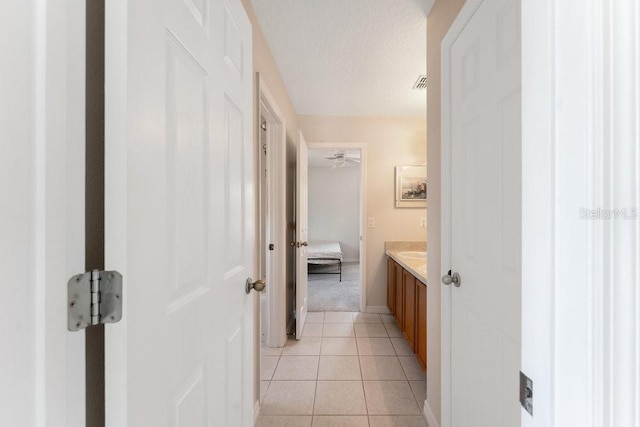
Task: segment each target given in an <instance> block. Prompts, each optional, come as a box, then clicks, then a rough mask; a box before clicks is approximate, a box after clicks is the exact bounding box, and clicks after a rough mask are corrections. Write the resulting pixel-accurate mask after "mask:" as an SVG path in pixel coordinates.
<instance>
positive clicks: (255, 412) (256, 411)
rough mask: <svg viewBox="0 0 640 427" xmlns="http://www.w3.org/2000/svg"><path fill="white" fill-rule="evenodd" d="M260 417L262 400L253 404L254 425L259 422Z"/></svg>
mask: <svg viewBox="0 0 640 427" xmlns="http://www.w3.org/2000/svg"><path fill="white" fill-rule="evenodd" d="M258 415H260V399H258V400H256V402H255V403H254V404H253V424H255V423H256V421H257V420H258Z"/></svg>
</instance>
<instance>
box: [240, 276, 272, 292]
mask: <svg viewBox="0 0 640 427" xmlns="http://www.w3.org/2000/svg"><path fill="white" fill-rule="evenodd" d="M266 287H267V284H266V283H265V281H264V280H262V279H260V280H256V281H255V282H254V281H253V279H252V278H251V277H249V278H248V279H247V282H246V284H245V291H247V293H249V292H251V289H255V290H256V292H262V291H264V288H266Z"/></svg>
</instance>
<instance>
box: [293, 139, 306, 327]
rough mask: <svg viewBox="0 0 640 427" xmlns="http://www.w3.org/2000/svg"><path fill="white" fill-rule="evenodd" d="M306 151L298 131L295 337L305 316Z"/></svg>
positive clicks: (304, 142)
mask: <svg viewBox="0 0 640 427" xmlns="http://www.w3.org/2000/svg"><path fill="white" fill-rule="evenodd" d="M308 152H309V148H308V147H307V141H305V140H304V136H302V132H299V137H298V153H297V155H298V158H297V168H296V175H297V177H296V178H297V179H296V339H300V338H302V329H303V328H304V321H305V320H306V318H307V296H308V294H307V226H308V212H307V207H308V201H309V197H308V194H307V192H308V190H309V182H308V167H307V163H308V161H309V158H308V155H309V153H308Z"/></svg>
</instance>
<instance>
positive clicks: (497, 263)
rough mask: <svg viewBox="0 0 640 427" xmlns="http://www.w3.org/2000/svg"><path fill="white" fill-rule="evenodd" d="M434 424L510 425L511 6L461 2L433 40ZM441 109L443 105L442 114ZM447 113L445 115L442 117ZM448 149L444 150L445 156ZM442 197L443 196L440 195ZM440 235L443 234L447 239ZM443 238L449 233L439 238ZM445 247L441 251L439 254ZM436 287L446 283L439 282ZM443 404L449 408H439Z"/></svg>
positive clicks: (516, 326) (514, 162)
mask: <svg viewBox="0 0 640 427" xmlns="http://www.w3.org/2000/svg"><path fill="white" fill-rule="evenodd" d="M443 52H444V58H445V61H444V67H445V68H444V72H443V76H444V79H445V80H444V81H445V90H444V96H443V102H445V107H444V108H443V111H444V112H445V116H443V117H445V119H446V120H445V122H444V126H443V130H444V132H443V141H444V144H443V153H444V154H445V157H444V159H446V160H443V167H442V170H443V171H444V174H445V177H444V180H443V182H444V186H443V191H442V193H443V195H449V196H447V197H445V198H444V199H445V200H443V202H444V203H443V206H444V205H446V206H450V210H448V211H447V210H445V211H444V213H443V217H445V216H446V217H447V218H446V219H445V224H449V225H450V228H448V227H444V230H443V231H444V233H445V234H444V235H445V236H446V238H445V239H443V240H449V239H450V242H451V246H450V248H446V247H443V274H446V273H447V271H448V270H449V269H451V270H452V273H453V278H454V279H455V278H456V274H459V277H460V280H459V282H457V283H456V282H454V283H451V277H449V278H448V279H449V280H448V281H449V286H446V287H445V290H443V295H444V296H445V297H446V299H445V300H444V302H443V319H450V323H446V324H445V332H444V339H443V347H444V348H445V349H446V350H447V351H448V350H450V354H449V355H448V356H449V357H447V353H445V356H444V359H445V363H446V364H447V366H445V369H443V378H444V381H445V384H446V385H447V386H450V393H449V392H448V391H449V390H448V387H445V388H444V389H443V401H444V402H446V405H447V406H445V408H444V410H443V426H447V427H465V426H471V425H474V426H486V427H499V426H503V427H517V426H519V425H520V406H519V402H518V397H519V389H518V380H519V370H520V314H521V309H520V294H521V259H520V253H521V192H522V190H521V185H520V183H521V156H520V153H521V132H520V109H521V100H520V86H521V84H520V82H521V78H520V64H521V61H520V2H519V0H469V1H468V2H467V3H466V4H465V6H464V7H463V8H462V11H461V12H460V14H459V16H458V18H457V19H456V21H455V22H454V24H453V26H452V28H451V30H450V32H449V33H448V34H447V37H446V38H445V40H444V41H443ZM449 106H450V108H449ZM449 114H450V115H449ZM449 150H450V151H449ZM449 197H450V198H449ZM449 233H450V234H449ZM448 236H450V237H448ZM448 249H449V250H448ZM445 283H446V282H445ZM449 405H450V406H449Z"/></svg>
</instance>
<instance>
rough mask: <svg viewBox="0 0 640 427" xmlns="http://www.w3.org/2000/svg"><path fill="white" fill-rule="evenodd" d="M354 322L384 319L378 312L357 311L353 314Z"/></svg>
mask: <svg viewBox="0 0 640 427" xmlns="http://www.w3.org/2000/svg"><path fill="white" fill-rule="evenodd" d="M353 323H382V319H380V315H379V314H376V313H356V314H354V315H353Z"/></svg>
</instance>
